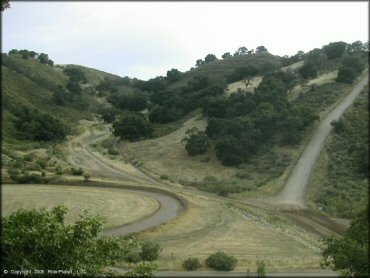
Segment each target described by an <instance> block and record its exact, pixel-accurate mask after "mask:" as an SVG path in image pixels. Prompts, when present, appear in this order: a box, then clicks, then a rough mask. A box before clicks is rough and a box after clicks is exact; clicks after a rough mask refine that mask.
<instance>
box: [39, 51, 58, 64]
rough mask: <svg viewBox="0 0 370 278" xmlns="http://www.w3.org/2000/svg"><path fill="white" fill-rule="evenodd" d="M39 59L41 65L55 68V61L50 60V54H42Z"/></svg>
mask: <svg viewBox="0 0 370 278" xmlns="http://www.w3.org/2000/svg"><path fill="white" fill-rule="evenodd" d="M37 59H38V60H39V62H40V63H41V64H45V65H49V66H54V62H53V60H51V59H49V56H48V54H45V53H40V54H39V55H38V56H37Z"/></svg>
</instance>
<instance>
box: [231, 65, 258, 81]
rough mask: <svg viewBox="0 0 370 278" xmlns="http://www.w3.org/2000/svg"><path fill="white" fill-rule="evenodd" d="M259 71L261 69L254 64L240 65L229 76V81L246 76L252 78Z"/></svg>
mask: <svg viewBox="0 0 370 278" xmlns="http://www.w3.org/2000/svg"><path fill="white" fill-rule="evenodd" d="M259 73H260V69H259V68H257V67H256V66H254V65H248V66H244V67H239V68H236V69H235V70H234V72H233V73H232V74H230V75H229V76H228V78H227V81H228V82H229V83H231V82H235V81H239V80H242V79H245V78H248V79H250V78H252V77H254V76H257V75H258V74H259Z"/></svg>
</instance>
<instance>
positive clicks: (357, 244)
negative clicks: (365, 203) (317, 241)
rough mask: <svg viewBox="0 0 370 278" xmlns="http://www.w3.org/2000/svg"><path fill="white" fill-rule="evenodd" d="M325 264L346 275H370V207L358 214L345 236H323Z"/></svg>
mask: <svg viewBox="0 0 370 278" xmlns="http://www.w3.org/2000/svg"><path fill="white" fill-rule="evenodd" d="M322 241H323V243H324V245H325V247H324V249H323V250H322V256H323V265H325V266H329V267H330V268H331V269H332V270H334V271H339V272H340V274H341V276H344V277H369V275H370V273H369V253H368V251H369V208H368V207H367V208H366V209H364V210H363V211H361V213H360V214H359V215H358V216H356V218H355V219H354V220H353V221H352V223H351V226H350V227H349V229H348V230H347V231H346V233H345V235H344V237H343V238H335V237H334V236H329V237H325V238H323V240H322Z"/></svg>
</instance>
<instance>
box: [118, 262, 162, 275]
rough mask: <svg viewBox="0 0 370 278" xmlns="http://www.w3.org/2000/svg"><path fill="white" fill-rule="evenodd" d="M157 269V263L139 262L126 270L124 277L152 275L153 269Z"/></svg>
mask: <svg viewBox="0 0 370 278" xmlns="http://www.w3.org/2000/svg"><path fill="white" fill-rule="evenodd" d="M157 269H158V265H156V264H152V263H148V262H141V263H139V264H138V265H137V266H135V267H134V268H133V269H130V270H129V271H128V272H126V274H125V276H124V277H154V273H155V271H156V270H157Z"/></svg>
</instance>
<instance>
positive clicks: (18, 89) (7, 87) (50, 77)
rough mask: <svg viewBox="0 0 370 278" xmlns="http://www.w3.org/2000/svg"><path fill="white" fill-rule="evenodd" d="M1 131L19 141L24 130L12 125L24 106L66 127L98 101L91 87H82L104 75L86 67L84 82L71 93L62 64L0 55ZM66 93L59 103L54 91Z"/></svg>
mask: <svg viewBox="0 0 370 278" xmlns="http://www.w3.org/2000/svg"><path fill="white" fill-rule="evenodd" d="M1 67H2V132H3V140H4V143H5V144H7V143H15V142H20V141H22V140H23V139H24V136H22V135H24V134H22V133H23V132H24V130H20V129H19V126H18V127H17V126H16V122H17V121H19V115H20V113H21V111H22V110H23V109H24V108H26V109H29V110H31V111H33V110H36V111H38V112H40V113H41V114H48V115H50V116H52V117H54V118H55V119H58V120H59V121H60V122H61V123H63V124H65V125H66V126H68V127H73V125H74V124H75V123H77V121H78V120H80V119H83V118H89V117H91V112H96V111H97V110H98V108H99V104H98V102H97V101H96V97H95V93H94V90H91V89H90V90H86V87H89V85H90V83H92V84H91V85H93V84H94V83H95V84H96V80H102V79H104V76H106V75H108V74H104V73H102V72H99V71H93V70H90V69H89V70H86V72H89V73H87V74H86V79H87V80H86V82H85V84H81V87H80V88H81V91H80V92H78V94H76V95H73V93H71V92H69V90H68V89H67V85H68V82H69V79H70V77H69V76H67V75H66V74H64V73H63V68H62V67H59V66H50V65H47V64H42V63H40V62H39V61H38V60H36V59H32V58H28V59H23V58H22V56H21V55H17V54H14V55H5V54H3V55H2V66H1ZM58 93H60V94H61V95H62V96H63V95H67V94H69V95H70V99H69V101H68V102H66V103H63V104H62V105H61V104H60V103H59V104H58V102H57V101H56V96H55V95H56V94H58Z"/></svg>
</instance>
